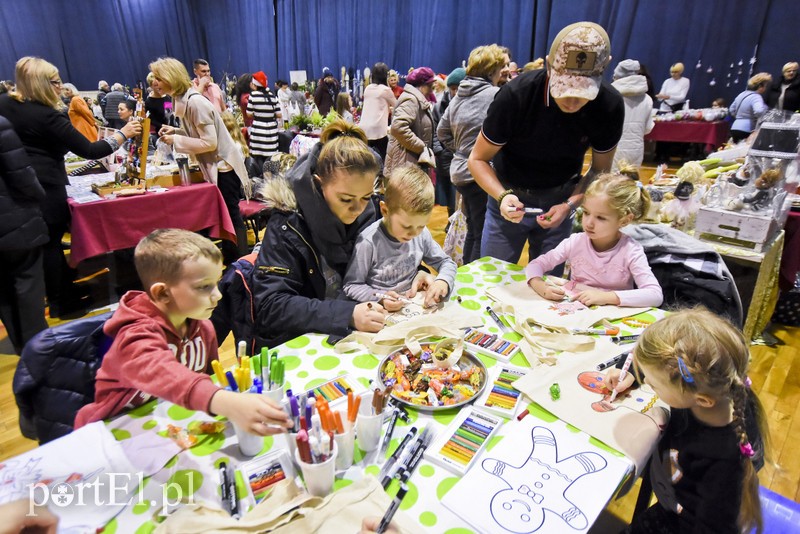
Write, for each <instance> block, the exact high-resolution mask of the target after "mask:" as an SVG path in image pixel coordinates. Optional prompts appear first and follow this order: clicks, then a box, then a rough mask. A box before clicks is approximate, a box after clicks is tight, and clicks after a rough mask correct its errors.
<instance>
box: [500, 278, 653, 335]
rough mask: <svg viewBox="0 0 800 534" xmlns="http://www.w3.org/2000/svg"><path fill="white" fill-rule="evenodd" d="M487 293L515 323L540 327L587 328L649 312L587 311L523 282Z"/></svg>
mask: <svg viewBox="0 0 800 534" xmlns="http://www.w3.org/2000/svg"><path fill="white" fill-rule="evenodd" d="M486 294H487V295H489V297H490V298H492V299H493V300H496V301H497V302H500V303H502V304H504V305H507V306H512V307H513V308H514V315H515V317H516V320H517V321H521V320H525V319H530V320H532V321H534V322H536V323H538V324H541V325H545V326H549V327H552V328H562V329H567V330H573V329H585V328H589V327H591V326H592V325H593V324H595V323H598V322H599V321H601V320H603V319H609V320H614V319H621V318H623V317H630V316H633V315H636V314H639V313H642V312H645V311H647V310H649V309H650V308H622V307H619V306H592V307H591V308H587V307H586V306H584V305H583V304H581V303H580V302H570V301H566V300H564V301H561V302H556V301H552V300H547V299H545V298H542V297H540V296H539V295H538V294H537V293H536V291H534V290H533V289H531V288H530V286H528V284H527V283H525V282H513V283H511V284H508V285H505V286H496V287H489V288H487V289H486Z"/></svg>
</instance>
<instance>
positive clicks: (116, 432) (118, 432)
mask: <svg viewBox="0 0 800 534" xmlns="http://www.w3.org/2000/svg"><path fill="white" fill-rule="evenodd" d="M111 434H112V435H113V436H114V439H116V440H117V441H122V440H124V439H128V438H129V437H131V433H130V432H128V431H127V430H123V429H121V428H112V429H111Z"/></svg>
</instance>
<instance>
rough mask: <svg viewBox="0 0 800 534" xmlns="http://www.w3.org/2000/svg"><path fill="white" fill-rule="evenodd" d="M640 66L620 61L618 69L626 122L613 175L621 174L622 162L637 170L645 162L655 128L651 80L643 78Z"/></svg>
mask: <svg viewBox="0 0 800 534" xmlns="http://www.w3.org/2000/svg"><path fill="white" fill-rule="evenodd" d="M639 71H640V65H639V62H638V61H636V60H635V59H626V60H624V61H620V62H619V64H618V65H617V68H615V69H614V82H613V83H612V84H611V85H613V86H614V89H616V90H617V91H619V94H621V95H622V99H623V101H624V102H625V122H624V123H623V125H622V137H621V138H620V140H619V144H618V145H617V151H616V153H615V154H614V163H613V164H612V165H611V170H612V171H613V172H618V171H619V169H620V167H621V166H622V165H620V162H622V161H625V162H627V163H628V164H630V165H633V166H636V167H637V168H638V167H639V166H640V165H641V164H642V160H643V159H644V136H645V135H647V134H648V133H650V131H651V130H652V129H653V126H654V125H655V122H654V121H653V99H652V98H650V97H649V96H648V95H647V78H645V77H644V76H642V75H641V74H639Z"/></svg>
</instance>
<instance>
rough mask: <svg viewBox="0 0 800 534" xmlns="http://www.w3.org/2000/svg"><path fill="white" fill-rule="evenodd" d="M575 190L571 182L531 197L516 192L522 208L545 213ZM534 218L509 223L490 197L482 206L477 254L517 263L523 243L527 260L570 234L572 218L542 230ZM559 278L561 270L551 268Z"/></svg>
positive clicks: (554, 245)
mask: <svg viewBox="0 0 800 534" xmlns="http://www.w3.org/2000/svg"><path fill="white" fill-rule="evenodd" d="M574 188H575V184H574V183H568V184H565V185H564V186H562V187H554V188H552V189H545V190H541V191H538V192H536V194H535V196H534V195H532V194H529V193H525V192H522V191H518V192H516V195H517V197H518V198H519V199H520V201H521V202H522V203H523V204H525V206H526V207H532V208H541V209H542V211H544V212H547V211H548V210H549V209H550V208H551V207H552V206H555V205H556V204H561V203H562V202H564V201H565V200H566V199H567V198H569V195H570V193H572V191H573V190H574ZM536 217H537V216H536V215H525V217H523V218H522V222H520V223H512V222H511V221H507V220H505V219H504V218H503V217H502V216H501V215H500V209H499V207H498V205H497V201H496V200H495V199H493V198H492V197H489V200H488V201H487V203H486V222H485V223H484V225H483V236H482V239H481V254H482V255H484V256H492V257H493V258H497V259H500V260H503V261H507V262H510V263H517V262H519V259H520V256H521V255H522V248H523V247H524V246H525V241H526V240H527V241H528V247H529V248H528V261H530V260H533V259H536V258H537V257H538V256H540V255H542V254H544V253H545V252H549V251H551V250H553V249H554V248H555V247H556V245H558V244H559V243H561V241H563V240H564V239H566V238H567V237H569V235H570V233H571V232H572V217H567V218H566V219H565V220H564V221H563V222H562V223H561V224H560V225H559V226H557V227H555V228H551V229H549V230H546V229H544V228H542V227H541V226H539V223H538V222H536ZM552 272H553V274H555V275H557V276H560V275H561V272H563V267H558V268H556V269H553V271H552Z"/></svg>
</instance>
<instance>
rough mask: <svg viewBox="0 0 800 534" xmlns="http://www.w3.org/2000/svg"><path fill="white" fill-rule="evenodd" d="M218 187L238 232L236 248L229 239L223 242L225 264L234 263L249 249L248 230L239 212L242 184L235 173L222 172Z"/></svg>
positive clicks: (219, 175)
mask: <svg viewBox="0 0 800 534" xmlns="http://www.w3.org/2000/svg"><path fill="white" fill-rule="evenodd" d="M217 187H218V188H219V192H220V193H222V199H223V200H224V201H225V207H226V208H228V214H229V215H230V216H231V222H232V223H233V228H234V230H236V246H234V245H233V244H231V243H230V241H228V240H227V239H225V240H223V241H222V243H223V244H222V254H223V255H224V256H225V264H229V263H231V262H234V261H236V260H238V259H239V258H241V257H242V256H244V255H245V254H247V253H248V249H247V228H246V227H245V225H244V219H242V213H241V212H240V211H239V200H241V198H242V193H241V190H242V182H241V181H240V180H239V176H238V175H237V174H236V172H235V171H227V172H221V173H219V174H218V175H217Z"/></svg>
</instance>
